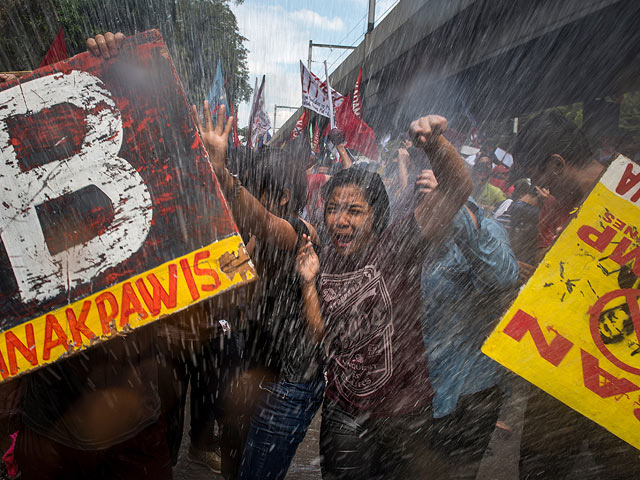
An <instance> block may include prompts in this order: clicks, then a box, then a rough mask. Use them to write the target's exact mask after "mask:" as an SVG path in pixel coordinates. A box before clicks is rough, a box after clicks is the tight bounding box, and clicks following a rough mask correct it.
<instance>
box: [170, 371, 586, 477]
mask: <svg viewBox="0 0 640 480" xmlns="http://www.w3.org/2000/svg"><path fill="white" fill-rule="evenodd" d="M528 388H529V387H528V384H527V383H526V382H524V381H521V380H516V381H515V382H514V387H513V394H512V395H511V397H510V398H509V400H508V401H507V402H506V403H505V405H504V406H503V407H502V410H501V414H500V418H501V420H502V421H503V422H504V423H505V424H507V425H509V426H510V427H511V429H512V431H511V432H508V431H506V430H502V429H500V428H496V430H495V431H494V433H493V437H492V439H491V442H490V444H489V448H488V449H487V452H486V453H485V456H484V458H483V460H482V463H481V465H480V469H479V471H478V475H477V477H476V480H517V479H518V456H519V449H520V434H521V432H522V417H523V415H524V409H525V407H526V392H527V389H528ZM186 403H187V405H189V402H188V401H187V402H186ZM185 421H186V422H188V420H187V419H185ZM187 424H188V423H187ZM185 430H188V429H185ZM319 437H320V413H318V414H317V415H316V417H315V418H314V420H313V422H312V423H311V427H310V428H309V431H308V432H307V436H306V437H305V439H304V441H303V442H302V444H301V445H300V447H299V448H298V452H297V453H296V456H295V458H294V459H293V463H292V465H291V468H290V469H289V472H288V473H287V477H286V479H287V480H320V479H321V475H320V458H319V453H318V445H319ZM187 449H188V437H187V436H186V435H185V438H184V439H183V442H182V447H181V450H180V458H179V460H178V464H177V465H176V468H175V470H174V478H175V479H176V480H205V479H206V480H217V479H222V476H221V475H215V474H213V473H212V472H211V471H210V470H208V469H207V468H205V467H202V466H200V465H196V464H193V463H191V462H189V460H188V459H187ZM577 478H578V477H576V479H577ZM407 480H409V479H407Z"/></svg>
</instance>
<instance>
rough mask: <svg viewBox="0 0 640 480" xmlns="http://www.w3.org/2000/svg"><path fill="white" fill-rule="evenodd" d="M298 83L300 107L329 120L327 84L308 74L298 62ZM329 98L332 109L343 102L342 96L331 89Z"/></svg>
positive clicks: (329, 108)
mask: <svg viewBox="0 0 640 480" xmlns="http://www.w3.org/2000/svg"><path fill="white" fill-rule="evenodd" d="M300 82H301V84H302V106H303V107H305V108H308V109H309V110H313V111H314V112H316V113H318V114H320V115H322V116H324V117H327V118H330V117H331V105H330V104H329V93H328V91H327V83H326V82H323V81H322V80H320V79H319V78H318V77H317V76H316V75H314V74H313V73H312V72H310V71H309V70H308V69H307V67H305V66H304V64H303V63H302V62H300ZM331 98H332V99H333V108H334V109H336V108H338V107H339V106H340V105H342V102H344V100H345V98H344V95H342V94H340V93H338V92H337V91H336V90H333V89H331Z"/></svg>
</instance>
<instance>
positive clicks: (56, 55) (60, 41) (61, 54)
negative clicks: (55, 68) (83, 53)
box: [40, 27, 69, 67]
mask: <svg viewBox="0 0 640 480" xmlns="http://www.w3.org/2000/svg"><path fill="white" fill-rule="evenodd" d="M67 58H69V54H68V53H67V44H66V43H65V42H64V29H63V28H62V27H60V30H58V33H57V34H56V38H55V39H54V40H53V43H52V44H51V46H50V47H49V50H48V51H47V54H46V55H45V56H44V58H43V59H42V63H41V64H40V67H44V66H45V65H51V64H52V63H56V62H59V61H61V60H66V59H67Z"/></svg>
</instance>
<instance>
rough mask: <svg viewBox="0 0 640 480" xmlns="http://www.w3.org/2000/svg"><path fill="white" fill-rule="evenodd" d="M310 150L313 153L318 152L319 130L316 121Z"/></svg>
mask: <svg viewBox="0 0 640 480" xmlns="http://www.w3.org/2000/svg"><path fill="white" fill-rule="evenodd" d="M311 150H312V151H313V153H316V154H317V153H318V152H320V129H319V128H318V121H317V120H316V121H315V123H314V126H313V141H312V142H311Z"/></svg>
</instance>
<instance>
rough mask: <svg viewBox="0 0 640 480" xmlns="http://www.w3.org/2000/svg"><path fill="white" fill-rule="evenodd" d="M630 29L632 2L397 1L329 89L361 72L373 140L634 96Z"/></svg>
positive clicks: (348, 83) (287, 127)
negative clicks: (419, 126)
mask: <svg viewBox="0 0 640 480" xmlns="http://www.w3.org/2000/svg"><path fill="white" fill-rule="evenodd" d="M639 24H640V2H639V1H637V0H401V1H400V3H399V4H398V5H397V6H396V7H395V8H394V9H393V10H392V11H391V12H390V13H389V15H387V16H386V17H385V18H384V19H383V20H382V21H381V22H380V24H379V25H377V26H376V28H375V29H374V30H373V32H371V34H370V35H369V36H368V38H366V39H365V40H364V41H363V42H362V43H361V44H360V45H359V46H358V47H357V48H356V49H355V50H354V51H353V52H352V53H351V54H350V55H349V56H348V57H347V58H346V59H345V61H344V62H343V63H342V64H341V65H340V66H339V67H338V68H337V69H336V70H335V71H334V72H333V73H332V75H331V84H332V86H333V87H334V88H336V89H337V90H339V91H341V92H343V93H345V94H346V93H347V92H349V91H351V90H352V89H353V85H354V83H355V80H356V77H357V75H358V71H359V69H360V67H361V66H362V67H363V104H364V118H365V120H366V121H367V122H368V123H369V124H370V125H371V126H372V127H373V128H374V130H376V131H377V132H378V133H383V132H395V131H400V130H405V129H406V127H407V125H408V122H409V121H410V120H412V119H414V118H416V117H418V116H420V115H422V114H425V113H435V112H439V113H442V114H444V115H447V116H448V117H451V118H455V117H456V116H459V115H460V113H461V112H463V111H464V110H465V109H468V110H469V111H470V112H472V113H473V115H474V116H475V117H476V118H477V119H478V120H479V121H482V120H483V119H497V118H508V117H514V116H519V115H523V114H526V113H530V112H533V111H537V110H540V109H543V108H547V107H551V106H556V105H565V104H569V103H574V102H578V101H585V100H591V99H594V98H600V97H604V96H608V95H617V94H620V93H622V92H626V91H630V90H635V89H639V88H640V57H639V54H640V28H638V25H639ZM300 113H301V112H300V111H299V112H296V114H294V115H293V116H292V117H291V118H290V119H289V120H288V121H287V122H286V123H285V124H284V125H283V127H282V128H280V130H279V132H278V135H276V140H277V139H281V138H283V137H284V135H288V134H289V132H291V130H292V128H293V125H294V124H295V120H296V119H297V118H298V117H299V115H300Z"/></svg>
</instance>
